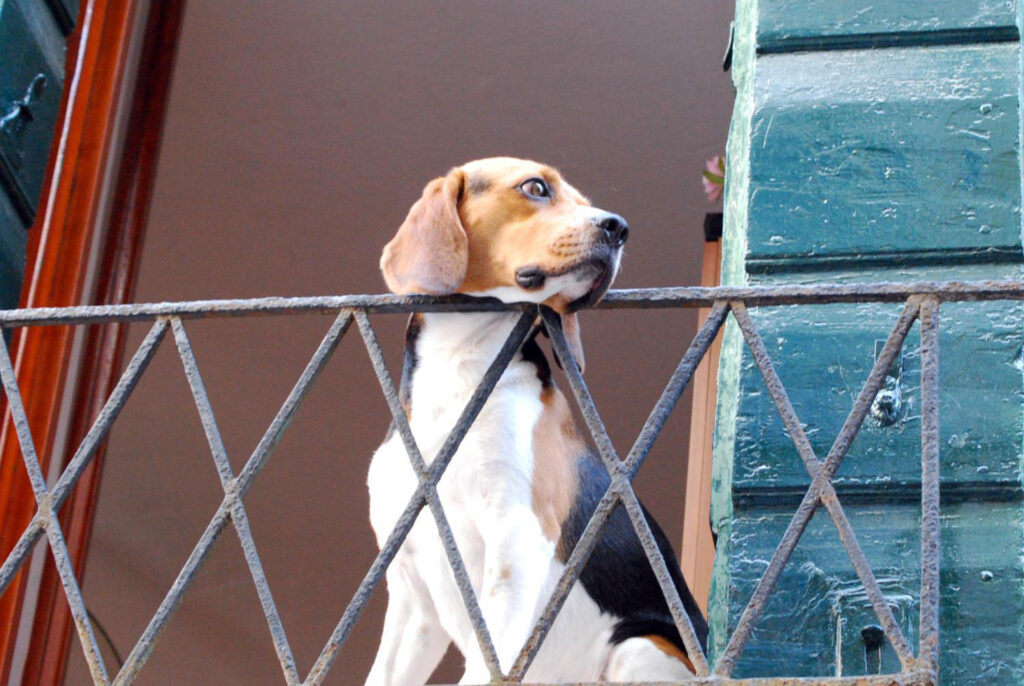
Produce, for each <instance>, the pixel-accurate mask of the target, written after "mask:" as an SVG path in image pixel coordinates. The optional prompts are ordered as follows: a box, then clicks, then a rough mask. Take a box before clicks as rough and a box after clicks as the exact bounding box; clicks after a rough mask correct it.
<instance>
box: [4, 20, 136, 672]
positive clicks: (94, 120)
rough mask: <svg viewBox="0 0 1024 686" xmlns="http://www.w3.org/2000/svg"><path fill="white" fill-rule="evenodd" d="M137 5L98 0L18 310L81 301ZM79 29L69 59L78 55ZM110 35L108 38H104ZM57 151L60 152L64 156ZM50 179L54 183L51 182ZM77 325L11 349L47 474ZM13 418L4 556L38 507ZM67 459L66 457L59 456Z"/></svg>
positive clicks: (49, 330) (15, 593)
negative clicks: (126, 41)
mask: <svg viewBox="0 0 1024 686" xmlns="http://www.w3.org/2000/svg"><path fill="white" fill-rule="evenodd" d="M132 6H134V0H90V5H89V11H90V12H91V16H92V18H91V21H92V24H91V26H90V31H91V33H90V35H91V36H92V37H93V39H92V40H90V41H88V43H87V44H86V45H85V46H84V50H83V51H82V52H81V54H80V58H81V60H82V62H81V64H80V65H75V64H72V66H73V67H75V68H80V70H81V77H80V81H79V82H78V83H77V89H76V90H74V92H70V93H65V94H64V101H63V103H62V107H61V115H60V117H61V120H60V122H59V124H58V136H57V143H56V144H55V145H54V146H53V148H52V149H51V150H50V161H49V165H50V167H51V168H52V167H53V165H54V164H55V161H56V159H57V158H58V157H59V158H60V159H61V167H60V173H59V174H58V175H57V176H56V180H55V181H52V182H51V183H49V184H47V185H46V187H45V188H44V193H43V199H42V201H41V205H40V206H41V208H44V209H43V210H42V211H40V213H39V216H38V221H37V223H36V225H35V226H34V228H33V230H32V231H30V233H29V246H28V255H29V259H28V265H27V283H26V287H25V289H24V290H23V292H22V296H21V301H20V305H21V306H22V307H32V306H62V305H74V304H79V303H81V299H82V294H83V286H84V283H83V282H84V277H85V273H86V266H87V264H88V255H89V251H90V249H91V246H92V237H93V230H94V228H95V226H96V224H97V222H98V220H99V218H100V210H101V199H102V194H103V187H104V181H105V178H106V170H107V166H106V165H107V162H108V159H109V157H108V155H109V154H110V152H111V147H112V146H111V143H112V141H113V138H114V130H113V122H114V113H115V112H116V106H117V102H118V99H119V96H120V86H121V78H122V75H123V73H122V69H121V67H122V65H123V60H124V58H125V53H124V51H123V50H122V49H119V48H118V45H117V43H115V42H112V41H111V40H109V38H110V35H111V34H110V31H112V30H113V29H112V27H114V26H116V25H121V26H122V27H123V29H124V30H127V28H128V27H129V26H130V25H131V24H130V22H128V21H127V16H126V14H125V12H126V11H127V10H128V9H129V8H130V7H132ZM81 30H82V26H81V25H80V26H79V28H78V29H76V33H74V34H72V36H71V37H70V39H69V40H70V45H71V48H70V49H69V53H70V54H72V55H76V56H79V51H78V47H79V46H78V39H79V34H80V32H81ZM104 37H106V38H107V39H108V40H101V39H103V38H104ZM58 153H59V154H58ZM48 178H49V177H48ZM71 334H72V332H71V330H70V328H69V327H44V328H34V329H24V330H20V331H18V332H17V333H16V335H15V338H14V343H13V351H14V352H13V354H14V363H15V367H16V373H17V376H18V383H19V385H20V387H21V390H22V394H23V395H24V396H25V406H26V411H27V414H28V422H29V426H30V428H31V430H32V434H33V436H34V438H35V441H36V451H37V453H38V455H39V459H40V463H41V467H42V470H43V472H44V473H47V472H48V469H49V465H50V460H51V459H53V451H54V440H55V431H56V426H57V419H58V414H59V412H58V410H59V407H60V400H61V398H62V396H63V392H64V385H65V380H66V375H67V370H68V363H69V356H70V353H71V346H72V335H71ZM12 429H13V427H12V425H11V422H10V418H9V415H5V421H4V423H3V428H2V432H0V557H6V556H7V554H8V552H9V551H10V550H11V547H12V546H13V545H14V543H15V542H16V541H17V540H18V538H19V537H20V535H21V533H22V531H23V530H24V528H25V526H26V525H27V524H28V522H29V521H30V519H31V517H32V514H33V512H34V511H35V502H34V498H33V496H32V493H31V491H30V489H28V488H27V482H26V479H25V475H24V466H23V464H22V459H21V451H20V448H19V446H18V442H17V438H16V436H15V433H14V431H13V430H12ZM58 459H59V458H58ZM26 576H27V575H26V574H25V572H24V568H23V570H22V572H21V573H20V574H19V575H17V576H16V577H15V579H14V580H13V581H12V582H11V585H10V586H9V587H8V589H7V591H6V592H5V593H4V595H3V596H0V683H6V682H7V680H8V676H9V673H10V668H11V664H12V658H13V649H14V644H15V640H16V631H17V627H18V623H19V616H20V612H21V603H22V599H23V597H24V592H25V583H26Z"/></svg>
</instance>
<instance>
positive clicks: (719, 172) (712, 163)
mask: <svg viewBox="0 0 1024 686" xmlns="http://www.w3.org/2000/svg"><path fill="white" fill-rule="evenodd" d="M701 182H702V183H703V184H704V194H705V195H706V196H708V202H718V200H719V198H721V197H722V190H723V189H724V188H725V158H724V157H722V156H721V155H715V156H714V157H712V158H711V159H710V160H708V161H707V162H705V163H704V171H702V172H701Z"/></svg>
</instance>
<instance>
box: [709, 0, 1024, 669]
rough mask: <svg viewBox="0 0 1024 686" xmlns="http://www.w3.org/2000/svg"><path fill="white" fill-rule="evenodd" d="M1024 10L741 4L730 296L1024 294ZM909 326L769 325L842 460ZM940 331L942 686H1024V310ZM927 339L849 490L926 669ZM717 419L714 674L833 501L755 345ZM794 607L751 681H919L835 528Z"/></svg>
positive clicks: (802, 403) (908, 357) (874, 424)
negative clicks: (799, 531) (849, 431)
mask: <svg viewBox="0 0 1024 686" xmlns="http://www.w3.org/2000/svg"><path fill="white" fill-rule="evenodd" d="M1019 11H1020V8H1019V6H1018V3H1016V2H1010V1H1005V2H996V1H987V0H977V1H974V2H963V3H960V2H957V3H949V2H942V1H940V0H930V1H926V0H916V1H911V2H903V3H896V2H881V3H879V2H868V1H867V0H858V1H854V0H842V1H840V0H803V1H801V2H796V1H795V0H794V1H792V2H789V1H787V0H739V1H738V2H737V17H736V51H735V54H734V62H733V65H734V74H733V78H734V81H735V83H736V86H737V99H736V106H735V109H734V117H733V122H732V125H731V128H730V140H729V145H728V156H727V157H728V164H727V166H728V176H727V179H726V202H725V220H726V223H725V239H724V251H723V278H722V282H723V283H724V284H730V285H779V284H805V283H815V284H817V283H854V282H876V281H913V280H919V279H938V280H945V279H968V280H972V279H990V278H1020V277H1021V264H1022V262H1024V260H1022V247H1021V212H1020V206H1021V181H1022V176H1021V167H1020V140H1021V119H1020V93H1021V54H1020V49H1019V43H1018V35H1019V34H1018V31H1017V21H1018V13H1019ZM880 37H883V38H884V40H881V39H880ZM894 46H896V47H894ZM840 48H855V49H848V50H847V49H840ZM880 48H881V49H880ZM899 311H900V308H899V307H898V306H894V305H886V304H862V305H829V306H823V307H776V308H757V309H753V310H752V311H751V314H752V317H753V319H754V321H755V322H756V324H757V326H758V327H759V329H760V331H761V334H762V336H763V338H764V341H765V344H766V345H767V348H768V352H769V354H770V355H771V357H772V360H773V362H774V364H775V366H776V369H777V372H778V374H779V376H780V378H781V380H782V382H783V383H784V384H785V386H786V389H787V391H788V394H789V399H790V400H791V401H792V404H793V406H794V408H795V410H796V412H797V414H798V415H799V418H800V420H801V423H802V424H803V428H804V429H805V431H806V433H807V434H808V437H809V440H810V442H811V445H812V446H813V448H814V449H815V451H816V452H817V453H818V456H819V457H822V458H823V457H824V455H825V453H826V452H827V451H828V449H829V447H830V445H831V442H832V440H833V439H834V438H835V435H836V432H837V431H838V430H839V427H840V426H841V425H842V423H843V421H844V420H845V419H846V415H847V412H849V410H850V407H851V404H852V402H853V400H854V397H855V396H856V394H857V393H858V391H859V390H860V387H861V384H863V382H864V380H865V378H866V376H867V373H868V371H869V369H870V367H871V365H872V363H873V361H874V358H875V354H876V350H877V348H878V346H879V341H882V340H884V339H885V338H886V336H887V334H888V333H889V329H890V328H891V326H892V324H893V322H894V321H895V319H896V317H897V316H898V314H899ZM939 321H940V328H939V332H940V343H941V354H940V356H939V364H940V375H939V376H940V382H941V394H940V397H939V408H940V418H941V433H940V451H939V457H940V460H941V469H940V478H941V483H942V505H941V525H942V538H941V542H942V568H941V577H940V581H941V593H942V599H941V605H940V618H941V634H940V638H941V643H940V674H941V680H942V683H951V684H960V683H977V684H1017V683H1024V659H1022V657H1021V656H1022V654H1024V624H1022V623H1021V620H1020V617H1021V616H1024V593H1022V591H1021V589H1022V588H1024V583H1022V582H1024V516H1022V514H1024V513H1022V508H1021V502H1022V499H1024V496H1022V488H1021V476H1022V472H1021V447H1022V442H1024V429H1022V426H1024V424H1022V414H1024V413H1022V401H1024V375H1022V374H1024V362H1022V355H1024V353H1022V350H1024V326H1022V324H1024V308H1022V307H1021V306H1020V305H1018V304H1015V303H1007V302H1002V303H962V304H957V303H946V304H943V305H942V307H941V316H940V319H939ZM919 330H920V329H919V326H918V325H915V327H914V328H913V329H912V331H911V334H910V336H909V337H908V339H907V342H906V345H905V347H904V350H903V354H902V357H901V362H900V365H899V366H898V367H897V368H896V369H894V370H893V372H894V375H895V376H898V380H897V379H896V378H894V379H893V382H892V383H891V384H890V388H889V391H890V395H889V396H888V397H887V398H886V400H888V401H891V400H892V399H893V398H896V399H898V401H899V405H898V408H896V409H893V407H894V406H895V404H894V403H890V404H889V405H885V403H881V404H879V407H878V408H877V411H876V412H874V413H873V415H874V416H870V415H869V418H868V419H867V420H866V422H865V424H864V426H863V428H862V429H861V432H860V434H859V435H858V438H857V439H856V441H855V442H854V443H853V445H852V447H851V449H850V452H849V454H848V456H847V458H846V460H845V461H844V462H843V464H842V466H841V467H840V469H839V471H838V473H837V476H836V481H835V483H836V491H837V493H838V497H839V499H840V500H841V501H842V503H843V505H844V507H845V508H846V510H847V512H848V514H849V518H850V521H851V523H852V527H853V530H854V532H855V533H856V534H857V535H858V538H859V541H860V544H861V546H862V547H863V549H864V552H865V554H866V555H867V557H868V560H869V562H871V564H872V566H873V567H874V570H875V574H876V576H877V578H878V581H879V584H880V585H881V589H882V592H883V593H884V594H885V595H886V596H889V597H891V600H892V602H891V607H892V609H893V613H894V615H895V617H896V619H897V622H898V623H899V624H900V626H901V628H902V631H903V632H904V634H905V635H906V636H907V638H908V640H909V641H910V642H911V643H912V644H914V646H915V648H914V649H915V651H916V642H917V640H918V639H919V638H920V636H919V629H918V619H919V618H918V608H919V597H920V583H921V576H920V560H921V552H920V551H921V539H920V524H921V506H920V497H921V417H920V413H921V394H920V385H921V380H920V367H921V359H920V342H919V341H920V334H919ZM716 416H717V424H716V436H715V466H714V479H713V489H714V493H713V499H712V523H713V527H714V529H715V530H716V532H717V533H718V535H719V538H718V549H717V556H716V561H715V576H714V579H713V582H712V594H711V600H710V606H709V618H710V624H711V641H710V645H711V649H712V657H713V659H715V658H717V656H719V655H720V654H721V652H722V650H723V648H724V642H725V640H726V639H727V638H728V635H729V633H730V632H731V630H732V628H733V627H734V626H735V624H736V621H737V619H738V617H739V615H740V613H741V612H742V611H743V608H744V607H745V605H746V603H747V601H748V599H749V597H750V594H751V592H752V591H753V588H754V585H755V584H756V582H757V580H758V579H759V578H760V576H761V574H763V572H764V570H765V568H766V566H767V564H768V560H769V558H770V557H771V554H772V552H773V550H774V548H775V546H776V545H777V544H778V542H779V539H780V538H781V536H782V533H783V531H784V529H785V528H786V526H787V524H789V522H790V519H791V518H792V515H793V512H794V510H795V507H796V505H797V503H799V501H800V500H801V498H802V497H803V495H804V492H805V491H806V488H807V486H808V485H809V484H810V477H809V476H808V474H807V470H806V469H805V467H804V464H803V462H802V461H801V459H800V458H799V456H798V455H797V453H796V450H795V448H794V446H793V444H792V442H791V441H790V439H789V437H788V436H787V434H786V431H785V429H784V428H783V425H782V421H781V420H780V419H779V416H778V413H777V411H776V409H775V407H774V405H773V403H772V401H771V399H770V398H769V397H768V395H767V392H766V390H765V387H764V383H763V381H762V379H761V375H760V373H759V372H758V370H757V368H756V366H755V365H754V364H753V361H752V359H751V357H750V355H749V353H748V352H747V351H746V350H745V346H744V344H743V341H742V339H741V337H740V336H738V335H737V332H736V331H735V330H734V328H732V327H730V328H729V329H727V331H726V337H725V342H724V347H723V353H722V364H721V366H720V369H719V406H718V408H717V415H716ZM776 593H777V594H781V595H778V596H777V597H774V596H773V598H772V599H771V600H770V601H769V604H768V606H767V608H766V610H765V614H764V615H763V617H762V619H761V621H760V622H759V623H758V624H757V627H758V628H757V629H755V632H754V636H753V639H752V641H751V644H750V645H749V647H748V649H747V651H746V652H745V653H744V654H743V656H741V658H740V660H739V662H738V663H737V668H736V672H735V673H734V674H735V676H744V677H749V676H772V675H787V676H788V675H802V676H835V675H837V674H841V675H844V676H846V675H857V674H865V673H868V672H869V671H873V670H874V669H876V668H878V665H877V664H876V658H877V657H879V656H880V659H881V669H883V670H884V671H895V670H897V669H898V667H899V664H898V661H897V660H896V657H895V654H894V652H893V650H892V648H891V646H889V645H888V643H885V644H884V645H883V647H882V650H881V653H879V654H873V656H867V655H866V654H865V650H866V647H865V642H864V638H863V637H862V635H861V630H862V629H864V628H866V627H870V626H871V625H873V624H876V623H877V622H878V620H877V619H876V618H875V616H874V613H873V612H872V610H871V608H870V605H869V603H868V602H867V599H866V596H865V594H864V591H863V589H862V587H861V586H860V583H859V582H858V581H857V576H856V574H855V573H854V571H853V568H852V566H851V563H850V560H849V558H848V556H847V554H846V553H845V551H844V550H843V547H842V545H841V543H840V541H839V538H838V536H837V534H836V528H835V526H833V525H832V524H831V523H830V522H829V521H828V517H827V515H826V513H824V512H823V511H822V512H819V513H818V514H817V515H816V516H815V518H814V520H813V521H812V523H811V524H810V525H809V527H808V529H807V531H806V533H805V534H804V538H803V539H801V541H800V543H799V544H798V546H797V548H796V551H795V553H794V558H793V559H792V560H791V561H790V563H789V565H788V566H787V567H786V569H785V570H784V571H783V573H782V576H781V578H780V581H779V586H778V590H777V591H776ZM870 633H871V632H870V630H869V632H868V635H870Z"/></svg>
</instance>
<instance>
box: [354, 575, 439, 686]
mask: <svg viewBox="0 0 1024 686" xmlns="http://www.w3.org/2000/svg"><path fill="white" fill-rule="evenodd" d="M387 583H388V609H387V612H386V613H385V615H384V630H383V632H382V634H381V638H380V646H379V647H378V649H377V657H376V658H375V659H374V661H373V668H372V669H371V670H370V675H369V676H368V677H367V678H366V686H415V684H425V683H426V682H427V679H429V678H430V675H431V674H432V673H433V671H434V669H435V668H436V667H437V663H438V662H440V661H441V658H442V657H444V652H445V650H446V649H447V648H448V644H449V643H450V642H451V641H450V639H449V637H448V634H447V633H445V630H444V629H443V628H442V627H441V623H440V621H439V620H438V617H437V612H436V611H435V610H434V608H433V605H432V604H431V602H430V598H429V597H428V595H427V594H426V589H425V587H423V582H422V581H421V580H419V579H418V578H417V577H415V573H414V572H413V573H409V572H408V570H406V569H404V568H403V565H402V563H401V562H400V561H399V560H395V561H394V562H393V563H392V566H391V568H390V569H388V574H387Z"/></svg>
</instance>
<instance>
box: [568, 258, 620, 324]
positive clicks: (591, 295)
mask: <svg viewBox="0 0 1024 686" xmlns="http://www.w3.org/2000/svg"><path fill="white" fill-rule="evenodd" d="M585 268H586V269H587V270H589V271H592V272H593V273H594V276H593V278H592V279H591V280H590V286H589V287H588V288H587V290H586V292H585V293H584V294H583V295H581V296H580V297H578V298H576V299H575V300H573V301H572V302H571V303H569V307H568V310H569V312H575V311H576V310H580V309H583V308H584V307H590V306H592V305H596V304H597V303H598V301H600V300H601V298H603V297H604V294H605V293H607V292H608V289H609V288H611V285H612V279H614V278H615V269H614V267H613V266H612V263H611V261H610V260H608V259H599V260H594V261H592V262H590V263H589V264H588V265H586V266H585Z"/></svg>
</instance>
